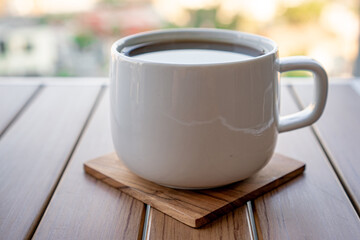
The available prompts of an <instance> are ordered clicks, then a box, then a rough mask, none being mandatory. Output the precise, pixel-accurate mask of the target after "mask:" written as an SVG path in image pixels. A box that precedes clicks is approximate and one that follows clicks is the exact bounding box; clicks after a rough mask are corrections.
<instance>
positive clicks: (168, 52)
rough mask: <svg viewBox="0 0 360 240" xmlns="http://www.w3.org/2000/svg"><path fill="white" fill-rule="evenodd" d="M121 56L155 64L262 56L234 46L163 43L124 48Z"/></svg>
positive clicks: (199, 43)
mask: <svg viewBox="0 0 360 240" xmlns="http://www.w3.org/2000/svg"><path fill="white" fill-rule="evenodd" d="M121 52H122V53H123V54H125V55H127V56H130V57H132V58H135V59H140V60H145V61H149V62H157V63H176V64H207V63H228V62H235V61H241V60H246V59H250V58H253V57H257V56H260V55H263V52H261V51H259V50H256V49H253V48H249V47H245V46H241V45H235V44H226V43H215V42H214V43H211V42H163V43H160V42H159V43H148V44H139V45H136V46H130V47H125V48H123V49H122V51H121Z"/></svg>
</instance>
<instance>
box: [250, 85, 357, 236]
mask: <svg viewBox="0 0 360 240" xmlns="http://www.w3.org/2000/svg"><path fill="white" fill-rule="evenodd" d="M284 90H285V91H284ZM282 93H283V96H282V101H281V102H282V110H285V111H284V113H289V112H294V111H296V110H297V107H296V106H295V104H294V101H293V100H291V96H290V93H289V92H288V91H287V90H286V89H282ZM276 151H277V152H279V153H281V154H284V155H287V156H289V157H293V158H295V159H298V160H300V161H304V162H306V170H305V173H304V175H303V176H301V177H298V178H297V179H295V180H293V181H291V182H289V183H288V184H285V185H284V186H282V187H280V188H278V189H277V190H274V191H272V192H270V193H268V194H265V195H264V196H263V197H260V198H258V199H257V200H255V202H254V206H255V207H254V215H255V220H256V225H257V231H258V234H259V236H261V238H262V239H289V238H291V239H360V221H359V218H358V216H357V214H356V212H355V210H354V208H353V207H352V205H351V203H350V201H349V199H348V198H347V196H346V194H345V192H344V190H343V188H342V187H341V185H340V183H339V181H338V179H337V177H336V175H335V173H334V171H333V170H332V168H331V166H330V165H329V162H328V160H327V158H326V156H325V155H324V153H323V152H322V150H321V147H320V145H319V143H318V142H317V140H316V138H315V136H314V135H313V133H312V132H311V130H310V128H303V129H300V130H296V131H291V132H288V133H282V134H280V136H279V142H278V145H277V148H276Z"/></svg>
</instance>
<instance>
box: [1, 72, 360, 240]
mask: <svg viewBox="0 0 360 240" xmlns="http://www.w3.org/2000/svg"><path fill="white" fill-rule="evenodd" d="M285 82H286V83H285V84H283V85H282V88H281V113H282V114H287V113H291V112H296V111H298V110H299V108H302V106H305V105H307V104H308V103H309V102H310V101H311V98H312V85H311V84H310V83H311V81H303V80H296V81H285ZM108 118H109V99H108V84H107V81H106V79H100V78H99V79H68V78H67V79H45V78H43V79H42V78H31V79H21V78H17V79H9V78H2V79H0V238H1V239H23V238H34V239H141V238H142V239H220V238H222V239H360V220H359V213H360V187H359V186H360V184H359V183H360V144H359V143H360V141H359V136H360V79H352V80H341V79H340V80H332V83H331V84H330V89H329V97H328V103H327V106H326V110H325V112H324V114H323V116H322V117H321V119H320V120H319V121H318V122H317V123H316V124H315V125H313V126H312V127H306V128H303V129H299V130H295V131H291V132H288V133H282V134H280V135H279V138H278V144H277V148H276V152H279V153H281V154H284V155H287V156H290V157H293V158H295V159H298V160H301V161H303V162H305V163H306V165H307V166H306V170H305V173H304V174H303V175H301V176H300V177H297V178H296V179H294V180H292V181H291V182H289V183H287V184H285V185H283V186H281V187H279V188H277V189H276V190H273V191H271V192H269V193H267V194H265V195H263V196H261V197H259V198H257V199H255V200H254V201H251V202H248V203H247V204H245V205H244V206H242V207H239V208H238V209H236V210H235V211H233V212H231V213H229V214H227V215H225V216H223V217H220V218H219V219H217V220H215V221H214V222H212V223H210V224H208V225H206V226H204V227H203V228H200V229H193V228H190V227H188V226H186V225H184V224H182V223H180V222H178V221H176V220H174V219H172V218H171V217H169V216H166V215H164V214H163V213H161V212H159V211H157V210H156V209H153V208H151V207H150V206H146V205H144V204H143V203H142V202H140V201H138V200H136V199H133V198H131V197H129V196H128V195H126V194H123V193H121V192H120V191H118V190H116V189H113V188H111V187H109V186H108V185H106V184H104V183H102V182H100V181H97V180H95V179H94V178H92V177H91V176H88V175H86V174H85V173H84V170H83V163H84V162H85V161H87V160H89V159H92V158H95V157H98V156H100V155H103V154H107V153H109V152H112V151H113V146H112V140H111V134H110V127H109V119H108Z"/></svg>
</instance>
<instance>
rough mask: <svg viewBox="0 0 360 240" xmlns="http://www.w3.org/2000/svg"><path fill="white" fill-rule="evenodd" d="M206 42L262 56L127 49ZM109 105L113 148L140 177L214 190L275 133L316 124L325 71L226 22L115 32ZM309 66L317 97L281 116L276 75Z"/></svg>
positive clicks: (253, 166)
mask: <svg viewBox="0 0 360 240" xmlns="http://www.w3.org/2000/svg"><path fill="white" fill-rule="evenodd" d="M179 40H183V41H213V42H217V43H226V44H238V45H242V46H245V47H250V48H255V49H257V50H259V51H262V52H263V53H264V54H262V55H261V56H257V57H252V58H249V59H245V60H239V61H233V62H226V63H204V64H175V63H166V62H165V63H164V62H163V63H156V62H150V61H145V60H141V59H135V58H133V57H131V56H126V55H125V54H122V53H121V50H122V49H124V48H125V47H129V46H133V45H137V44H143V43H151V42H165V41H167V42H168V41H179ZM111 55H112V57H111V68H110V80H111V84H110V104H111V128H112V130H111V131H112V136H113V142H114V146H115V149H116V152H117V154H118V156H119V157H120V158H121V159H122V161H123V162H124V164H125V165H126V166H127V167H128V168H129V169H130V170H132V171H133V172H134V173H135V174H137V175H138V176H140V177H142V178H145V179H147V180H150V181H153V182H155V183H158V184H161V185H164V186H170V187H174V188H184V189H201V188H212V187H218V186H222V185H226V184H230V183H233V182H236V181H240V180H243V179H245V178H247V177H249V176H251V175H252V174H254V173H256V172H257V171H259V170H260V169H261V168H262V167H264V166H265V165H266V163H267V162H268V161H269V160H270V158H271V157H272V155H273V153H274V148H275V145H276V141H277V135H278V133H281V132H285V131H290V130H294V129H297V128H301V127H305V126H308V125H310V124H312V123H314V122H315V121H316V120H317V119H318V118H319V117H320V115H321V114H322V112H323V110H324V107H325V103H326V98H327V89H328V80H327V74H326V72H325V70H324V69H323V68H322V67H321V65H320V64H319V63H318V62H316V61H315V60H313V59H310V58H307V57H288V58H282V59H279V58H278V47H277V45H276V43H275V42H274V41H272V40H270V39H267V38H264V37H261V36H257V35H252V34H247V33H242V32H237V31H229V30H218V29H180V30H179V29H176V30H162V31H152V32H146V33H140V34H136V35H132V36H128V37H125V38H122V39H120V40H118V41H117V42H115V43H114V44H113V46H112V49H111ZM292 70H307V71H310V72H312V73H313V75H314V79H315V85H314V90H315V94H314V96H315V97H314V100H313V102H312V103H311V104H310V105H309V106H307V107H306V108H305V109H304V110H302V111H300V112H297V113H294V114H292V115H288V116H279V75H280V74H279V73H281V72H286V71H292Z"/></svg>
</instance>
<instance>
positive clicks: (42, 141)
mask: <svg viewBox="0 0 360 240" xmlns="http://www.w3.org/2000/svg"><path fill="white" fill-rule="evenodd" d="M99 89H100V86H92V87H85V86H46V87H44V89H43V90H42V91H41V93H40V94H39V95H38V96H37V97H36V99H34V101H33V102H32V103H31V104H30V105H29V106H28V107H27V108H26V109H25V111H24V112H23V113H22V114H21V117H20V118H18V119H17V121H16V122H15V123H14V124H12V125H11V127H10V128H9V129H8V130H7V131H6V132H5V133H4V135H3V136H2V138H1V140H0V166H1V168H0V182H1V184H0V196H1V202H0V236H1V238H4V239H23V238H27V237H30V236H31V235H32V233H33V231H34V228H35V226H36V225H37V223H38V220H39V217H40V216H41V214H42V213H43V210H44V207H45V205H46V204H47V202H48V199H49V197H50V196H51V194H52V192H53V189H54V187H55V186H56V184H57V181H58V178H59V177H60V175H61V174H62V171H63V168H64V167H65V165H66V162H67V159H68V157H69V155H70V154H71V152H72V149H73V147H74V144H75V143H76V141H77V139H78V136H79V134H80V133H81V131H82V128H83V125H84V123H85V121H86V120H87V118H88V115H89V113H90V110H91V108H92V106H93V104H94V102H95V99H96V96H97V94H98V92H99Z"/></svg>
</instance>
